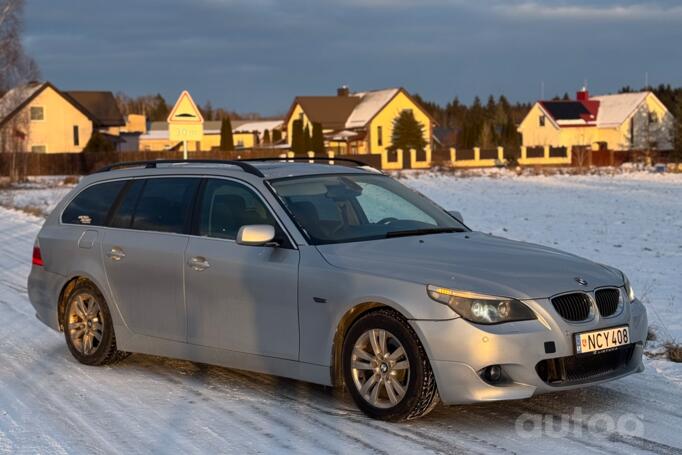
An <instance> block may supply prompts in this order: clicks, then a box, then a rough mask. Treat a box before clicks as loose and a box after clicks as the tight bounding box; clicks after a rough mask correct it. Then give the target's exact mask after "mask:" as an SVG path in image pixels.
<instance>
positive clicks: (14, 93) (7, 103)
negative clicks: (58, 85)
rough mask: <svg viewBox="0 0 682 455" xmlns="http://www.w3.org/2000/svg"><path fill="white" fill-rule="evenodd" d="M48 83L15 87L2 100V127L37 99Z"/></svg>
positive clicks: (0, 123) (0, 99)
mask: <svg viewBox="0 0 682 455" xmlns="http://www.w3.org/2000/svg"><path fill="white" fill-rule="evenodd" d="M45 87H47V83H46V82H43V83H30V84H27V85H22V86H19V87H14V88H13V89H11V90H10V91H9V92H7V93H5V95H4V96H3V97H2V98H0V125H2V124H3V123H5V122H6V121H8V120H9V119H10V118H11V117H13V116H14V114H15V113H16V112H17V111H19V110H20V109H21V108H22V107H24V106H25V105H26V104H28V103H29V102H30V101H31V100H32V99H33V98H35V97H36V96H37V95H38V94H39V93H40V92H41V91H43V89H45Z"/></svg>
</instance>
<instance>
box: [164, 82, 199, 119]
mask: <svg viewBox="0 0 682 455" xmlns="http://www.w3.org/2000/svg"><path fill="white" fill-rule="evenodd" d="M168 123H204V118H203V117H202V116H201V112H199V109H197V105H196V104H194V100H193V99H192V97H191V96H189V92H188V91H187V90H184V91H183V92H182V93H181V94H180V98H178V101H177V102H176V103H175V106H174V107H173V110H172V111H171V113H170V115H169V116H168Z"/></svg>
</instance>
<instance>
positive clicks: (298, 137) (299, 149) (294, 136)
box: [291, 119, 305, 154]
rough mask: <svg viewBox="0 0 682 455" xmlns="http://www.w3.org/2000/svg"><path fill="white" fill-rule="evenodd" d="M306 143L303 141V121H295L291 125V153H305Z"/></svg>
mask: <svg viewBox="0 0 682 455" xmlns="http://www.w3.org/2000/svg"><path fill="white" fill-rule="evenodd" d="M304 148H305V142H304V140H303V120H300V119H298V120H294V122H293V124H292V125H291V151H292V152H294V153H295V154H300V153H303V152H304V150H303V149H304Z"/></svg>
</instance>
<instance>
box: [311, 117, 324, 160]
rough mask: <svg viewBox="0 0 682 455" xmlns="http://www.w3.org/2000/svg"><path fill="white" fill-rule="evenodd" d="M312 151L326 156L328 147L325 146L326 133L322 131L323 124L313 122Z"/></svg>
mask: <svg viewBox="0 0 682 455" xmlns="http://www.w3.org/2000/svg"><path fill="white" fill-rule="evenodd" d="M311 142H312V143H311V146H312V151H313V152H315V155H317V156H324V154H325V153H326V151H327V149H326V148H325V146H324V134H323V133H322V124H320V123H318V122H315V123H313V138H312V141H311Z"/></svg>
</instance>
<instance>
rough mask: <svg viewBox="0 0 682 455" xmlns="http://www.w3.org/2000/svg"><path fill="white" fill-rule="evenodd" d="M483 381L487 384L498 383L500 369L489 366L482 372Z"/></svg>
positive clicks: (499, 367) (500, 373)
mask: <svg viewBox="0 0 682 455" xmlns="http://www.w3.org/2000/svg"><path fill="white" fill-rule="evenodd" d="M483 375H484V376H485V379H486V380H487V381H488V382H499V380H500V379H502V367H501V366H499V365H491V366H489V367H487V368H486V369H485V371H484V372H483Z"/></svg>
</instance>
